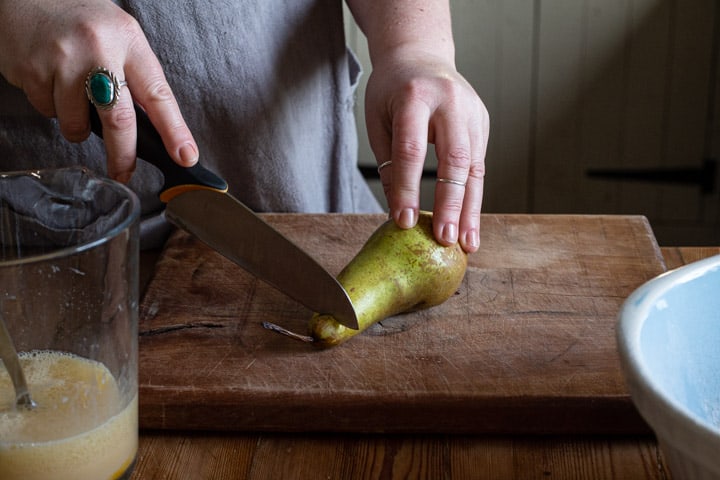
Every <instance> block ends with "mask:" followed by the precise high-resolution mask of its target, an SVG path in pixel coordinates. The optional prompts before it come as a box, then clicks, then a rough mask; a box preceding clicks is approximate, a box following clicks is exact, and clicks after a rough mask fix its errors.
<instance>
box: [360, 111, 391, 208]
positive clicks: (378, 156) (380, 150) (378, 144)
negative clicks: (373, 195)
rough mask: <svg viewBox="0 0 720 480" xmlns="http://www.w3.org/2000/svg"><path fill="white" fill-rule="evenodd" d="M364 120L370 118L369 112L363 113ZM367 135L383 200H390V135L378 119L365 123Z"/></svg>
mask: <svg viewBox="0 0 720 480" xmlns="http://www.w3.org/2000/svg"><path fill="white" fill-rule="evenodd" d="M365 116H366V118H368V119H370V118H371V112H370V111H367V110H366V112H365ZM366 123H367V133H368V140H369V141H370V148H371V149H372V151H373V155H374V156H375V161H376V162H377V165H378V174H379V175H380V182H381V183H382V187H383V191H384V193H385V198H386V199H388V204H389V198H390V184H391V181H392V161H391V160H390V156H391V153H390V152H391V148H390V142H391V141H392V140H391V135H390V133H389V132H388V130H387V129H386V128H385V127H384V125H383V122H382V121H381V120H379V119H377V120H376V121H370V120H368V121H367V122H366Z"/></svg>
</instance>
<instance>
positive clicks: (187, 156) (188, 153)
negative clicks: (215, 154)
mask: <svg viewBox="0 0 720 480" xmlns="http://www.w3.org/2000/svg"><path fill="white" fill-rule="evenodd" d="M180 160H182V162H183V163H184V164H186V165H194V164H195V162H197V160H198V152H197V150H196V149H195V147H194V146H193V145H192V144H191V143H186V144H185V145H183V146H182V147H180Z"/></svg>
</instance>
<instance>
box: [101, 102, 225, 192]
mask: <svg viewBox="0 0 720 480" xmlns="http://www.w3.org/2000/svg"><path fill="white" fill-rule="evenodd" d="M135 118H137V156H138V157H140V158H142V159H143V160H145V161H146V162H150V163H151V164H153V165H155V166H156V167H157V168H159V169H160V171H161V172H162V174H163V176H164V177H165V183H164V185H163V188H162V190H161V191H160V200H161V201H163V202H164V203H167V202H169V201H170V200H171V199H172V198H173V197H175V196H176V195H178V194H180V193H182V192H185V191H187V190H196V189H208V190H217V191H220V192H227V190H228V185H227V182H226V181H225V180H224V179H223V178H222V177H219V176H218V175H216V174H215V173H213V172H211V171H210V170H208V169H207V168H205V167H203V166H202V165H200V163H199V162H198V163H196V164H195V165H193V166H192V167H182V166H180V165H178V164H177V163H175V161H174V160H173V159H172V158H170V155H169V154H168V153H167V150H165V145H163V142H162V138H160V134H159V133H158V131H157V130H156V129H155V126H154V125H153V124H152V122H151V121H150V118H148V116H147V114H146V113H145V111H144V110H143V109H142V108H140V107H139V106H138V105H137V104H135ZM90 127H91V129H92V131H93V133H95V135H97V136H98V137H100V138H103V134H102V123H101V122H100V116H99V115H98V113H97V110H96V109H95V107H94V106H93V105H90Z"/></svg>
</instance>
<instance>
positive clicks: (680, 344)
mask: <svg viewBox="0 0 720 480" xmlns="http://www.w3.org/2000/svg"><path fill="white" fill-rule="evenodd" d="M617 341H618V350H619V353H620V359H621V362H622V368H623V373H624V374H625V378H626V380H627V384H628V388H629V390H630V395H631V397H632V400H633V402H634V404H635V406H636V407H637V409H638V411H639V412H640V414H641V415H642V416H643V418H644V419H645V421H646V422H647V423H648V424H649V425H650V427H651V428H652V429H653V431H654V432H655V434H656V436H657V439H658V442H659V444H660V448H661V449H662V450H663V453H664V455H665V457H666V459H667V462H668V465H669V467H670V470H671V471H672V474H673V477H674V478H676V479H683V478H685V479H720V255H717V256H714V257H710V258H707V259H704V260H701V261H699V262H695V263H691V264H688V265H685V266H683V267H680V268H678V269H676V270H672V271H669V272H666V273H664V274H662V275H660V276H658V277H656V278H654V279H652V280H650V281H649V282H647V283H645V284H644V285H642V286H641V287H640V288H638V289H637V290H636V291H635V292H633V293H632V295H630V297H628V299H627V300H626V301H625V303H624V304H623V307H622V309H621V311H620V314H619V323H618V330H617Z"/></svg>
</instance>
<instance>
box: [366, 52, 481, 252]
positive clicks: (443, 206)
mask: <svg viewBox="0 0 720 480" xmlns="http://www.w3.org/2000/svg"><path fill="white" fill-rule="evenodd" d="M365 109H366V120H367V129H368V136H369V139H370V145H371V147H372V149H373V152H374V154H375V157H376V159H377V162H378V164H379V165H383V164H385V165H386V166H385V167H382V168H381V169H380V177H381V179H382V183H383V188H384V190H385V195H386V197H387V200H388V204H389V207H390V214H391V216H392V217H393V218H394V219H395V221H396V223H397V224H398V225H400V226H401V227H403V228H409V227H412V226H413V225H414V224H415V222H416V221H417V216H418V209H419V198H420V177H421V175H422V171H423V165H424V163H425V156H426V153H427V146H428V143H433V144H435V151H436V153H437V158H438V169H437V178H438V181H437V183H436V186H435V202H434V208H433V210H434V212H433V230H434V234H435V237H436V238H437V240H438V241H439V242H440V243H442V244H445V245H451V244H453V243H455V242H457V241H459V242H460V244H461V246H462V247H463V249H464V250H465V251H467V252H474V251H476V250H477V249H478V247H479V244H480V240H479V232H480V208H481V204H482V196H483V176H484V173H485V162H484V159H485V152H486V149H487V140H488V133H489V116H488V112H487V110H486V109H485V106H484V105H483V103H482V101H481V100H480V98H479V97H478V95H477V94H476V93H475V91H474V90H473V88H472V87H471V86H470V85H469V84H468V82H467V81H466V80H465V79H464V78H463V77H462V76H461V75H460V74H459V73H458V72H457V71H456V69H455V67H454V65H452V64H448V62H447V61H445V60H444V59H443V58H442V57H433V56H432V55H427V54H422V55H417V54H413V53H411V52H407V51H403V50H399V51H397V52H395V53H394V54H392V55H384V56H383V57H382V60H381V61H380V62H376V63H373V71H372V74H371V76H370V79H369V81H368V86H367V92H366V106H365ZM388 161H391V162H392V163H391V164H388V163H386V162H388Z"/></svg>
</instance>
